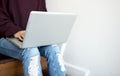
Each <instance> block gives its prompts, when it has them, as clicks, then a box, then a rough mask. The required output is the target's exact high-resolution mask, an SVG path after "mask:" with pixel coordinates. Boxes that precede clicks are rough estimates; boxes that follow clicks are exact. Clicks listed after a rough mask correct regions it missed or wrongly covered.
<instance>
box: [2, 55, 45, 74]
mask: <svg viewBox="0 0 120 76" xmlns="http://www.w3.org/2000/svg"><path fill="white" fill-rule="evenodd" d="M41 65H42V70H43V73H46V68H47V63H46V59H45V58H44V57H41ZM44 70H45V71H44ZM0 76H23V68H22V62H21V61H20V60H17V59H14V58H11V57H7V56H4V55H1V54H0ZM44 76H47V75H44Z"/></svg>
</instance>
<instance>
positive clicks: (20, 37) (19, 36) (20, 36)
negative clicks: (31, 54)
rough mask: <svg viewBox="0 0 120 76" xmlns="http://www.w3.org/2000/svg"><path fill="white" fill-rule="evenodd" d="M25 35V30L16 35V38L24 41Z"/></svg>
mask: <svg viewBox="0 0 120 76" xmlns="http://www.w3.org/2000/svg"><path fill="white" fill-rule="evenodd" d="M24 35H25V30H22V31H18V32H17V33H15V34H14V37H15V38H17V39H19V40H20V41H23V38H24Z"/></svg>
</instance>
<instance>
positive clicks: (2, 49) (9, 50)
mask: <svg viewBox="0 0 120 76" xmlns="http://www.w3.org/2000/svg"><path fill="white" fill-rule="evenodd" d="M23 50H24V49H20V48H19V47H17V46H15V45H14V44H12V43H11V42H9V41H8V40H7V39H5V38H1V39H0V53H1V54H3V55H6V56H10V57H13V58H16V59H20V60H21V59H22V56H21V55H22V52H23Z"/></svg>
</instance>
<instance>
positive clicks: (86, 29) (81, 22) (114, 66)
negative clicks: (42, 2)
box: [47, 0, 120, 76]
mask: <svg viewBox="0 0 120 76" xmlns="http://www.w3.org/2000/svg"><path fill="white" fill-rule="evenodd" d="M47 6H48V11H64V12H76V13H77V14H78V15H79V16H78V19H77V21H76V23H75V26H74V28H73V30H72V33H71V35H70V37H69V39H68V43H67V47H66V50H65V52H64V59H65V61H67V62H69V63H71V64H75V65H77V66H79V67H82V68H87V69H89V70H90V76H120V0H47Z"/></svg>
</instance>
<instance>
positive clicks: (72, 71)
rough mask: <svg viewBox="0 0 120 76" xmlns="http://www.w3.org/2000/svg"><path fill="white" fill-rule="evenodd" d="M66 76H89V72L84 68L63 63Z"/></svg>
mask: <svg viewBox="0 0 120 76" xmlns="http://www.w3.org/2000/svg"><path fill="white" fill-rule="evenodd" d="M64 64H65V68H66V73H67V76H89V73H90V71H89V70H88V69H85V68H80V67H78V66H75V65H72V64H69V63H67V62H64Z"/></svg>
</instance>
